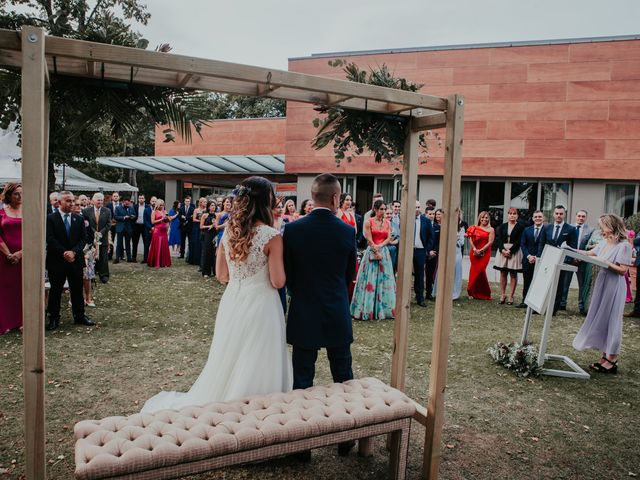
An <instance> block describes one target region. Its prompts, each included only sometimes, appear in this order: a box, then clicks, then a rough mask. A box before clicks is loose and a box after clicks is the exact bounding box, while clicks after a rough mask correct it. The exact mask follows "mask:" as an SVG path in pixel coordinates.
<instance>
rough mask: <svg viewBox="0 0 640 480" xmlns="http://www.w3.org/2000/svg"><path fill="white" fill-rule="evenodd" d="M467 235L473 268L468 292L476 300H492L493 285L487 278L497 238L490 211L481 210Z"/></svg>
mask: <svg viewBox="0 0 640 480" xmlns="http://www.w3.org/2000/svg"><path fill="white" fill-rule="evenodd" d="M467 237H469V241H470V242H471V251H470V252H469V259H470V260H471V270H470V271H469V284H468V285H467V293H468V294H469V296H470V297H472V298H475V299H476V300H491V287H490V286H489V280H487V265H489V260H491V245H492V244H493V239H494V238H495V233H494V231H493V227H492V226H491V225H490V223H489V213H488V212H480V215H478V222H477V224H476V225H471V226H470V227H469V228H468V229H467Z"/></svg>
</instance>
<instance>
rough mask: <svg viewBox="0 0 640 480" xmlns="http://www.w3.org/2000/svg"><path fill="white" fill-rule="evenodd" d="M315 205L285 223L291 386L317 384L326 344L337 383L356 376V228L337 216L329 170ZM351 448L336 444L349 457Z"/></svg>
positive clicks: (318, 184) (319, 182)
mask: <svg viewBox="0 0 640 480" xmlns="http://www.w3.org/2000/svg"><path fill="white" fill-rule="evenodd" d="M311 198H312V199H313V202H314V205H315V209H314V210H313V211H312V212H311V213H310V214H308V215H306V216H304V217H303V218H301V219H299V220H296V221H295V222H291V223H289V224H287V227H286V228H285V230H284V234H283V241H284V265H285V272H286V274H287V287H288V288H289V291H290V294H291V303H290V304H289V317H288V320H287V343H289V344H291V345H292V346H293V354H292V363H293V388H294V389H297V388H307V387H310V386H312V385H313V378H314V376H315V363H316V359H317V357H318V350H319V349H320V348H326V350H327V357H328V358H329V367H330V369H331V376H332V377H333V381H334V382H344V381H347V380H351V379H353V371H352V368H351V343H352V342H353V331H352V326H351V313H350V312H349V292H348V287H349V285H350V284H351V282H352V281H353V276H354V275H355V270H356V243H355V231H354V229H353V227H351V226H350V225H347V224H346V223H345V222H343V221H342V220H340V219H339V218H337V217H336V211H337V210H338V204H339V200H340V182H339V181H338V179H337V178H336V177H334V176H333V175H331V174H329V173H325V174H322V175H319V176H317V177H316V178H315V180H314V181H313V184H312V186H311ZM352 446H353V442H347V443H344V444H341V445H339V446H338V454H340V455H346V454H348V453H349V450H350V449H351V447H352Z"/></svg>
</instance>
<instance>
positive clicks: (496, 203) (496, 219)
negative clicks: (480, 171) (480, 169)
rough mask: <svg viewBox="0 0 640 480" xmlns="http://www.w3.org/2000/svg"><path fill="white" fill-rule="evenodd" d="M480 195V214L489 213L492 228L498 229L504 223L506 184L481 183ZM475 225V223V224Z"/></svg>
mask: <svg viewBox="0 0 640 480" xmlns="http://www.w3.org/2000/svg"><path fill="white" fill-rule="evenodd" d="M479 183H480V192H479V195H478V213H480V212H482V211H485V210H486V211H487V212H489V217H490V218H491V226H492V227H493V228H496V227H497V226H498V225H501V224H502V223H503V220H502V218H503V214H504V182H484V181H480V182H479ZM474 223H475V222H474Z"/></svg>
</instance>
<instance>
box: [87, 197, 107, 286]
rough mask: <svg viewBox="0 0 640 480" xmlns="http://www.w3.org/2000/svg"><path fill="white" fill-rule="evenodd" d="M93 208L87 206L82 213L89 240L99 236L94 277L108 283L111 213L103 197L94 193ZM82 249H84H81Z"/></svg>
mask: <svg viewBox="0 0 640 480" xmlns="http://www.w3.org/2000/svg"><path fill="white" fill-rule="evenodd" d="M92 203H93V206H89V207H87V208H85V209H84V210H83V211H82V215H83V216H84V218H85V220H87V222H89V232H90V233H89V238H91V237H94V238H95V234H96V233H98V234H99V237H100V238H99V243H100V247H99V249H98V258H97V260H96V276H98V277H99V278H100V281H101V282H102V283H107V282H108V281H109V262H108V252H109V230H110V229H111V212H110V211H109V209H107V208H105V206H104V195H103V194H102V193H94V194H93V198H92ZM83 248H84V247H83Z"/></svg>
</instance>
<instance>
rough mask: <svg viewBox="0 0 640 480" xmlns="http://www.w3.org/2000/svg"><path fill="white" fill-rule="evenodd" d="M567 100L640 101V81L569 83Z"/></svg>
mask: <svg viewBox="0 0 640 480" xmlns="http://www.w3.org/2000/svg"><path fill="white" fill-rule="evenodd" d="M639 43H640V42H639ZM567 100H640V80H612V81H610V82H604V81H600V82H569V84H568V90H567Z"/></svg>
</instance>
